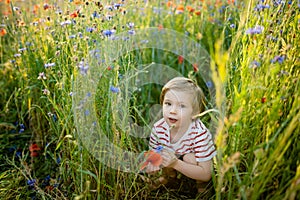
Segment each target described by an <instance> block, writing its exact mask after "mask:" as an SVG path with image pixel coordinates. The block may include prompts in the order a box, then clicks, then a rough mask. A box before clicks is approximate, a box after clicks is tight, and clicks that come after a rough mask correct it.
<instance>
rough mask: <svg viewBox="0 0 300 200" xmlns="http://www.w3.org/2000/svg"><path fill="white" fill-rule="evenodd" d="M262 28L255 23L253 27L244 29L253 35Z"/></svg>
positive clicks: (260, 31)
mask: <svg viewBox="0 0 300 200" xmlns="http://www.w3.org/2000/svg"><path fill="white" fill-rule="evenodd" d="M263 30H264V27H263V26H260V25H257V26H255V27H253V28H249V29H247V30H246V34H250V35H254V34H260V33H262V32H263Z"/></svg>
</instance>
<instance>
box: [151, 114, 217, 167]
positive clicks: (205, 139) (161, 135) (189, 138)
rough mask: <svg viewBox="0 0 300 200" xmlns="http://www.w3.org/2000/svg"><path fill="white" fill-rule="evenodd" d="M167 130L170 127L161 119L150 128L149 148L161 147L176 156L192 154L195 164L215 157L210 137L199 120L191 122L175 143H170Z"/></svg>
mask: <svg viewBox="0 0 300 200" xmlns="http://www.w3.org/2000/svg"><path fill="white" fill-rule="evenodd" d="M169 130H170V127H169V125H168V124H167V123H166V121H165V120H164V119H163V118H162V119H160V120H159V121H157V122H156V123H155V124H154V126H153V128H152V132H151V136H150V140H149V146H150V148H153V149H154V148H157V147H158V146H160V145H161V146H163V147H164V148H168V149H171V150H173V151H174V152H175V154H176V155H177V156H181V155H184V154H187V153H194V154H195V157H196V161H197V162H204V161H208V160H211V159H212V158H213V157H214V156H215V155H216V149H215V146H214V144H213V140H212V135H211V133H210V132H209V130H208V129H207V128H206V127H205V125H204V124H203V123H202V122H201V121H200V119H197V120H194V121H192V123H191V124H190V126H189V128H188V130H187V131H186V132H185V133H184V135H183V136H182V137H181V138H180V139H179V140H178V141H176V142H175V143H171V142H170V132H169Z"/></svg>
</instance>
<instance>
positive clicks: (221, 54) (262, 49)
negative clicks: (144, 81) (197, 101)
mask: <svg viewBox="0 0 300 200" xmlns="http://www.w3.org/2000/svg"><path fill="white" fill-rule="evenodd" d="M276 2H277V3H274V1H268V0H265V1H243V2H239V1H235V3H231V1H207V2H206V1H203V2H201V1H199V2H198V1H186V2H185V3H184V6H191V7H192V8H194V9H195V11H194V13H190V12H189V11H187V10H185V11H184V12H183V13H180V14H178V13H176V9H171V8H170V7H168V6H167V2H166V1H149V2H148V1H146V2H145V1H137V2H131V1H124V2H123V1H122V5H121V6H120V8H118V9H117V8H114V4H113V3H111V4H109V3H107V2H101V3H98V1H92V0H91V1H70V2H69V1H68V2H65V3H62V2H60V1H58V2H56V1H48V2H42V1H36V2H31V1H30V3H28V4H27V5H24V3H22V2H19V1H10V3H6V2H1V3H2V5H1V11H3V12H6V11H7V12H8V13H9V14H2V15H1V24H2V25H1V28H3V29H5V30H6V32H7V33H6V34H5V35H3V36H1V37H0V40H1V46H0V50H1V51H0V52H1V54H0V55H1V56H0V59H1V65H0V66H1V70H0V77H1V79H0V87H1V93H0V99H1V101H0V138H1V140H0V144H1V145H0V151H1V154H0V155H1V156H0V160H1V161H0V162H1V173H0V185H1V187H0V188H1V189H0V198H1V199H28V198H33V199H34V198H36V199H151V198H153V199H159V198H161V199H174V198H178V199H180V198H183V197H180V196H178V195H180V194H176V191H175V192H174V191H168V190H166V191H164V192H160V193H156V192H149V191H148V190H147V185H146V184H145V183H144V182H143V181H142V180H141V179H140V177H139V175H138V174H137V173H130V172H124V171H123V170H121V169H114V168H110V167H109V166H108V165H106V164H105V163H103V162H101V161H99V160H98V159H96V158H95V157H94V156H93V154H91V153H90V152H89V151H88V150H87V149H86V147H85V146H84V145H83V143H82V141H81V140H80V137H79V135H80V133H79V132H78V127H77V126H76V124H75V123H74V120H75V119H74V112H73V111H74V107H73V106H72V102H73V101H72V98H73V97H74V94H72V92H73V90H74V82H76V80H77V79H79V78H80V77H81V76H82V74H81V73H82V71H81V69H80V62H81V61H82V62H83V63H86V62H89V60H88V57H89V56H90V54H91V52H95V51H96V52H97V51H98V50H100V52H105V49H98V48H99V46H101V44H102V43H104V42H105V41H107V40H109V38H108V37H107V36H105V32H103V31H105V30H115V31H116V33H115V34H118V33H121V32H127V31H128V30H130V29H131V28H130V24H129V23H134V28H133V29H134V30H139V29H143V28H147V27H159V28H160V29H164V28H168V29H172V30H176V31H178V32H180V33H184V34H186V35H188V36H189V37H190V38H192V39H194V40H195V41H197V42H198V43H199V44H200V45H201V46H202V47H203V48H205V49H206V51H207V52H208V53H209V55H210V57H211V63H210V64H211V69H212V70H211V71H212V73H211V76H212V80H213V84H214V85H215V86H216V88H215V89H216V96H210V95H209V93H208V91H209V88H208V87H209V85H207V83H205V81H203V80H202V77H201V72H195V71H194V70H193V66H192V63H188V62H187V61H184V62H183V63H179V60H178V55H175V54H174V53H172V52H165V51H163V50H159V49H143V50H142V49H140V50H136V51H132V52H127V53H126V54H124V55H122V56H121V57H119V58H116V60H114V61H113V62H112V63H108V64H107V63H103V64H101V67H103V69H101V74H99V82H98V83H97V91H96V99H95V110H96V111H97V113H96V114H97V123H98V124H99V127H100V128H102V130H105V131H104V132H105V135H106V136H107V137H108V138H109V139H110V141H113V142H114V143H115V144H116V145H118V146H119V147H122V148H123V149H124V150H127V151H131V152H134V153H137V154H139V153H142V152H143V151H145V150H147V140H146V139H144V138H137V137H133V136H130V135H129V134H128V127H127V123H123V124H121V125H120V124H119V123H118V121H116V119H117V118H118V115H117V113H116V109H119V108H121V109H123V110H122V111H124V113H129V115H131V117H132V120H133V121H134V122H135V123H136V124H137V125H140V126H146V130H147V128H149V131H150V128H151V126H149V123H150V122H151V117H152V116H151V112H150V107H151V106H152V105H155V104H158V103H159V102H158V101H159V92H160V89H161V87H162V86H161V85H156V84H148V85H145V86H142V87H140V88H134V89H135V90H134V92H133V93H132V94H131V98H127V99H125V100H124V101H123V102H121V104H123V106H121V107H120V105H119V104H120V101H118V95H120V93H114V92H112V91H111V90H110V86H115V87H118V86H120V84H123V83H124V80H123V79H122V77H123V75H124V74H128V72H130V73H133V74H134V73H137V74H138V73H140V72H141V70H142V69H143V67H139V66H141V65H143V66H145V63H148V65H149V64H150V63H160V64H164V65H169V66H170V67H172V68H173V69H175V70H177V71H178V72H180V73H181V74H182V75H184V76H187V77H191V78H193V79H195V80H197V81H198V83H199V85H200V86H201V87H202V88H203V89H204V91H205V93H206V95H207V101H208V103H207V107H206V109H211V108H213V109H217V110H223V109H224V108H225V113H221V115H218V114H216V116H215V114H210V115H207V116H204V117H203V118H202V119H203V120H204V122H205V123H206V124H209V123H210V120H217V121H216V127H215V131H214V133H213V134H214V138H215V144H216V147H217V149H218V155H217V156H216V157H215V158H214V176H213V187H214V190H215V194H214V195H213V196H212V197H211V198H212V199H297V198H299V194H298V193H299V188H300V185H299V176H300V173H299V157H300V155H299V152H300V149H299V148H300V147H299V142H298V141H299V134H298V133H299V132H300V130H299V129H300V128H299V119H300V116H299V109H300V99H299V91H300V89H299V63H300V62H299V44H300V39H299V34H298V29H299V26H300V22H299V20H300V18H299V17H300V13H299V2H297V1H286V2H283V1H276ZM115 3H118V2H115ZM173 3H174V4H176V5H178V4H179V1H174V2H173ZM34 5H38V7H36V8H38V9H37V10H36V11H37V12H36V13H33V12H32V11H33V8H34ZM263 5H264V6H263ZM108 6H111V9H110V7H108ZM115 6H116V5H115ZM77 10H78V12H76V11H77ZM196 11H200V13H198V14H195V12H196ZM74 12H75V15H77V16H76V17H75V18H71V16H70V14H72V13H74ZM95 12H96V13H95ZM110 16H112V19H110ZM259 26H262V27H263V29H258V28H259ZM250 28H252V31H250ZM253 28H254V29H253ZM52 63H53V64H52ZM45 66H46V67H45ZM146 66H147V64H146ZM216 69H217V70H216ZM40 73H44V75H45V77H46V78H45V79H44V78H43V75H42V74H40ZM83 73H84V72H83ZM38 77H40V79H38ZM123 78H124V77H123ZM125 78H126V77H125ZM126 83H127V82H126V81H125V87H126ZM127 84H128V85H127V86H130V84H129V83H127ZM86 88H88V87H86ZM132 89H133V88H132ZM86 92H88V91H86ZM84 97H85V96H83V97H82V98H84ZM212 100H214V101H215V102H216V103H215V104H211V103H210V102H211V101H212ZM147 126H148V127H147ZM88 128H90V127H88ZM99 142H100V143H101V141H99ZM33 144H37V145H38V147H39V148H40V150H37V153H38V155H33V154H32V151H30V150H32V149H30V147H31V148H32V147H33V146H32V145H33ZM102 145H103V144H102ZM117 161H118V160H116V162H117ZM176 195H177V196H176ZM199 198H200V197H199Z"/></svg>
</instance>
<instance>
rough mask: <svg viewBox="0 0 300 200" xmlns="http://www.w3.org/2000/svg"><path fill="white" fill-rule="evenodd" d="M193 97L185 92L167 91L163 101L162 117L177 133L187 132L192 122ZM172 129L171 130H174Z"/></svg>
mask: <svg viewBox="0 0 300 200" xmlns="http://www.w3.org/2000/svg"><path fill="white" fill-rule="evenodd" d="M192 102H193V95H192V94H191V93H189V92H185V91H177V90H169V91H167V92H166V94H165V97H164V101H163V117H164V119H165V121H166V122H167V123H168V125H169V126H170V127H171V126H175V127H174V129H175V130H178V131H187V129H188V127H189V125H190V123H191V122H192V113H193V108H192ZM174 129H172V130H174Z"/></svg>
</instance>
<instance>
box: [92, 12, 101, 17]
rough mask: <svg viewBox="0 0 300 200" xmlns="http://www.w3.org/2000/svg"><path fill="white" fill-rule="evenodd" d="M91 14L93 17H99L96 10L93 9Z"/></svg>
mask: <svg viewBox="0 0 300 200" xmlns="http://www.w3.org/2000/svg"><path fill="white" fill-rule="evenodd" d="M92 16H93V17H94V18H99V17H100V15H99V14H98V12H97V11H94V12H93V14H92Z"/></svg>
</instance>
